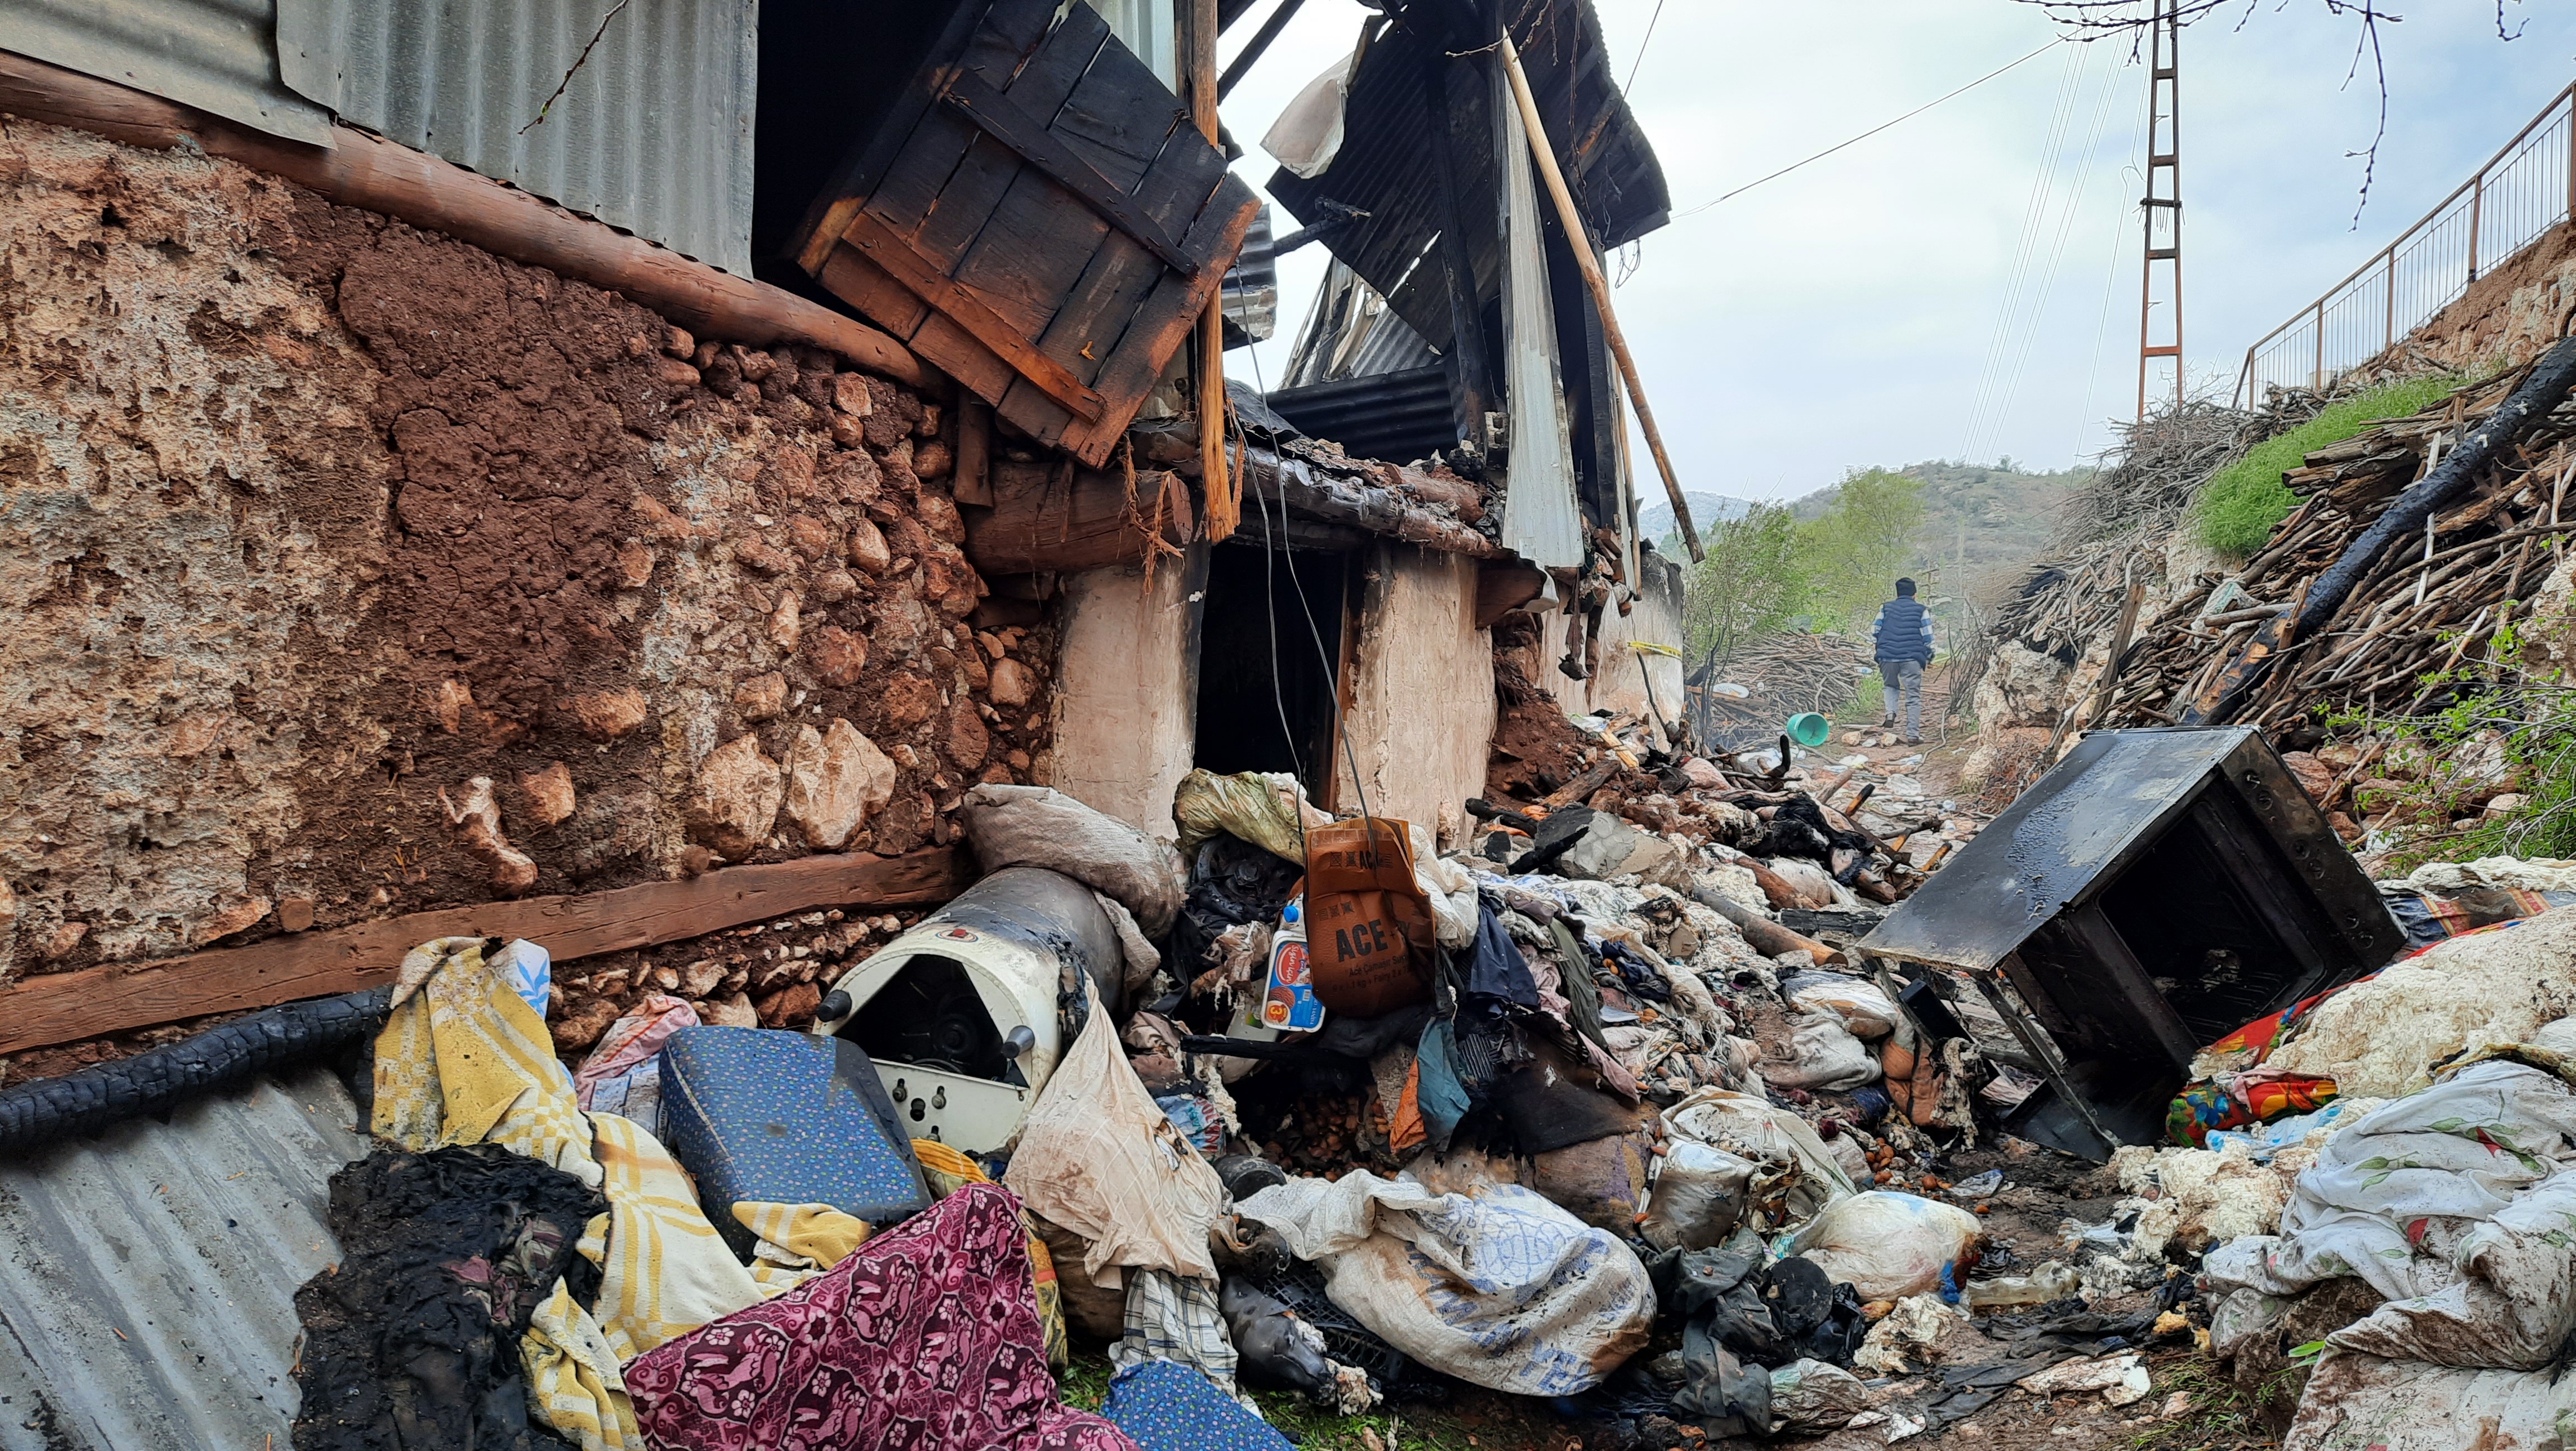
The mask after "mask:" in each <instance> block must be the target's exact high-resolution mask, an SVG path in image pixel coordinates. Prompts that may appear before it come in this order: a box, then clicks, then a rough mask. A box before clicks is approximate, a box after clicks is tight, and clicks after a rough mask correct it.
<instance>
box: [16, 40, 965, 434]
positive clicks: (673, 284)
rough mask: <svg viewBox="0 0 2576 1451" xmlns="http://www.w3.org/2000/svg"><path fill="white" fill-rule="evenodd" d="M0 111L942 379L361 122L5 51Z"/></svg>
mask: <svg viewBox="0 0 2576 1451" xmlns="http://www.w3.org/2000/svg"><path fill="white" fill-rule="evenodd" d="M0 112H7V113H8V114H10V115H13V116H24V117H26V118H27V119H29V120H31V121H44V122H49V123H51V124H53V125H57V126H70V127H75V128H77V129H79V130H83V131H89V132H94V133H96V134H98V135H101V136H105V137H107V138H109V139H110V140H114V141H121V142H124V143H125V144H126V145H129V146H142V147H148V148H150V149H152V150H156V151H166V150H169V149H171V148H173V147H177V146H180V145H182V144H185V143H186V142H188V141H191V140H193V141H194V142H195V143H196V144H197V145H198V146H199V147H201V148H202V149H203V150H204V151H205V152H206V154H207V155H209V156H219V157H222V158H224V159H225V160H227V161H235V162H239V163H240V164H242V165H244V166H248V167H251V168H253V169H255V170H259V171H264V172H267V173H269V174H270V175H273V176H280V177H284V178H285V179H286V180H288V181H291V182H293V183H295V184H296V185H298V186H301V187H304V188H306V189H308V190H310V191H314V192H317V193H319V194H321V195H322V196H323V197H324V198H325V199H327V200H330V201H334V202H338V203H340V204H342V205H344V206H352V207H357V208H359V209H361V210H364V211H370V212H378V213H381V214H383V215H385V216H388V217H392V218H394V219H396V220H398V221H403V222H409V223H410V224H412V225H413V226H416V227H421V228H424V229H426V230H429V231H433V232H442V233H445V234H446V235H448V236H450V237H454V238H455V239H456V240H458V241H460V242H465V243H469V244H471V245H473V246H476V247H480V248H482V249H483V250H485V251H487V252H494V253H498V254H499V255H501V256H503V257H507V258H509V259H511V260H512V261H514V262H524V263H526V264H528V265H529V266H531V267H543V268H545V269H546V270H547V271H549V272H553V273H556V274H558V275H561V276H564V277H569V278H571V279H573V280H574V281H576V282H587V283H589V284H590V285H592V286H594V287H604V288H607V289H609V290H610V291H613V292H618V293H622V294H624V295H625V296H626V297H627V298H628V299H630V300H632V301H634V302H637V303H640V304H642V305H643V306H645V307H648V308H650V309H652V310H653V311H655V312H658V313H660V314H662V315H663V316H664V317H667V318H669V319H670V320H672V321H673V322H676V323H678V324H680V325H681V326H682V327H685V328H687V329H688V330H689V331H691V332H693V333H695V334H697V335H698V336H699V337H701V338H709V339H717V340H721V341H725V342H737V343H747V344H751V345H753V346H767V345H770V344H773V343H787V342H794V343H805V344H807V345H809V346H812V347H818V348H823V349H825V350H827V351H830V352H834V353H838V354H840V355H841V356H842V357H844V358H847V359H849V360H850V361H851V362H852V363H854V364H856V365H858V366H859V367H862V368H865V369H868V370H869V371H871V372H875V373H880V374H883V375H884V376H886V377H888V378H892V379H894V380H895V381H896V382H898V383H902V384H905V385H906V386H908V387H912V388H915V389H927V388H930V387H932V378H933V374H932V373H931V371H930V370H929V369H928V368H925V367H923V366H922V363H921V360H920V359H919V358H917V357H915V356H914V355H913V354H912V352H911V350H910V349H908V348H906V347H905V346H904V345H903V344H902V343H899V342H897V341H895V340H894V339H893V338H891V337H888V336H887V335H885V334H884V333H882V332H879V331H878V330H876V329H875V328H872V327H870V326H868V325H867V324H866V323H863V322H860V321H859V320H858V319H856V318H853V317H846V316H843V315H842V314H840V313H837V312H834V311H832V310H831V309H830V308H828V307H825V306H823V305H821V304H820V303H816V302H811V301H808V300H806V299H805V298H802V297H798V296H796V295H795V294H794V293H791V292H784V291H781V290H780V289H778V288H775V287H772V286H770V285H768V284H767V283H764V282H754V281H752V280H751V279H750V278H748V277H736V276H734V275H732V274H731V273H728V272H722V271H718V270H717V269H716V268H713V267H709V266H707V265H706V264H704V263H701V262H693V261H691V260H690V259H688V258H686V257H683V256H681V255H680V254H679V253H677V252H674V251H671V250H670V249H669V248H666V247H657V246H655V245H654V244H652V243H651V242H647V241H645V240H644V239H643V238H641V237H630V236H628V235H626V234H624V233H622V232H619V231H617V230H616V229H614V228H612V227H609V226H606V225H604V224H602V223H599V222H594V221H592V220H590V219H589V218H587V217H580V216H575V215H574V214H573V213H571V212H568V211H565V210H564V209H563V208H561V207H558V206H555V205H554V204H552V203H550V202H546V201H543V200H540V199H539V198H537V197H535V196H532V195H530V194H529V193H527V192H524V191H521V190H519V189H518V188H516V187H512V186H505V185H503V184H502V183H500V182H497V181H494V180H492V179H491V178H489V177H485V176H478V175H476V174H475V173H473V172H471V171H468V170H466V169H465V168H463V167H461V166H456V165H453V164H451V163H449V162H445V161H442V160H440V159H439V158H437V157H435V156H431V155H428V154H427V153H425V152H419V151H414V150H412V149H411V148H410V147H408V146H398V145H396V144H395V143H393V142H391V141H386V140H384V139H382V138H381V137H376V136H370V135H368V134H367V133H366V132H363V131H359V130H356V129H354V128H352V127H347V126H342V127H339V128H337V129H336V130H335V131H334V132H333V133H332V144H331V145H330V146H328V147H321V146H307V145H304V144H303V143H301V142H295V141H284V140H280V139H278V138H277V137H274V136H270V135H267V134H265V133H262V132H258V131H253V130H251V129H249V128H248V127H245V126H236V125H234V124H233V123H232V122H229V121H226V120H223V119H222V118H220V117H216V116H210V115H207V114H205V113H204V112H201V111H198V110H195V109H193V108H191V107H188V106H182V105H179V104H177V103H176V102H172V101H165V100H162V99H161V98H159V97H157V96H149V95H145V94H144V93H143V92H141V91H136V90H130V89H128V88H127V87H124V86H120V85H117V84H116V83H114V82H113V81H102V80H98V79H95V78H93V77H90V76H85V75H81V74H78V73H77V72H74V71H67V70H64V69H62V68H61V67H59V66H51V65H47V64H45V63H44V62H43V61H39V60H32V59H29V58H28V57H26V56H22V55H14V54H11V53H9V52H7V51H0Z"/></svg>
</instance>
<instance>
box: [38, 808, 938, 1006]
mask: <svg viewBox="0 0 2576 1451" xmlns="http://www.w3.org/2000/svg"><path fill="white" fill-rule="evenodd" d="M973 880H974V868H973V865H972V863H971V862H970V861H969V860H968V859H967V857H966V855H965V853H964V852H962V851H960V850H959V849H957V848H955V847H940V848H937V849H934V850H930V851H919V852H913V853H911V854H909V855H906V856H899V857H880V856H874V855H871V854H870V853H867V852H848V853H832V854H826V855H817V856H808V857H799V858H797V859H796V860H794V861H785V862H774V863H767V864H763V865H760V866H748V867H728V868H726V869H724V870H722V871H714V872H708V873H707V874H705V875H704V876H699V877H693V878H689V879H687V880H684V881H677V882H646V883H644V884H643V885H641V886H634V887H620V888H618V889H616V890H614V891H607V892H591V893H586V894H584V895H581V896H566V897H527V898H522V899H520V900H518V901H510V902H483V903H478V904H476V905H474V906H470V907H450V908H446V909H443V910H440V911H436V912H415V913H412V914H410V915H409V916H403V917H385V918H379V919H377V920H375V921H372V922H360V923H356V924H354V925H351V926H348V927H342V928H338V929H335V930H333V931H329V932H310V933H300V934H295V935H291V936H285V937H273V938H270V939H269V940H268V941H266V942H258V943H253V944H252V945H250V946H248V947H235V948H228V949H225V950H223V951H220V952H199V953H194V954H191V955H190V956H187V957H177V958H170V959H167V960H165V961H161V962H146V963H119V964H115V965H113V966H108V967H93V968H85V969H83V970H81V971H78V972H61V973H50V974H46V975H43V976H39V977H31V978H25V979H22V980H20V981H19V982H17V983H16V984H14V985H12V986H11V987H9V988H7V989H5V990H0V1053H15V1052H18V1051H20V1050H21V1049H26V1048H41V1047H45V1046H47V1045H49V1044H54V1043H68V1042H72V1041H74V1040H77V1039H81V1038H94V1037H97V1036H99V1035H100V1034H102V1033H115V1032H122V1031H124V1030H126V1029H130V1028H145V1027H151V1026H153V1025H154V1024H158V1023H171V1022H177V1021H179V1020H181V1019H183V1018H197V1017H204V1016H206V1015H207V1014H209V1013H229V1012H237V1011H240V1010H242V1009H245V1008H266V1007H274V1006H276V1005H277V1004H279V1003H284V1002H292V1001H294V1000H295V999H297V998H309V997H319V996H322V995H323V994H326V993H344V992H355V991H357V990H358V989H360V988H367V987H374V986H376V985H377V984H379V983H384V982H390V981H392V980H393V975H394V970H395V969H396V968H397V967H399V966H400V965H401V963H402V957H403V954H404V953H405V952H407V951H409V950H411V949H412V948H413V947H415V946H418V945H419V944H420V943H423V942H426V941H428V940H429V939H431V938H433V937H466V936H476V937H525V938H528V939H529V940H531V941H533V942H536V943H538V944H539V945H541V946H543V947H544V948H545V949H546V950H547V952H549V953H550V954H552V955H553V957H554V959H555V960H556V961H558V962H563V961H569V960H572V959H576V958H583V957H595V956H597V955H599V954H600V953H603V952H622V951H625V950H627V949H630V948H637V947H650V946H652V945H654V944H655V943H660V942H676V941H679V940H680V939H682V938H687V937H698V936H703V935H704V934H706V933H709V932H715V931H719V930H721V929H723V928H727V927H738V926H740V925H742V924H743V923H745V922H756V921H759V920H761V919H762V918H765V917H778V916H783V915H785V914H787V913H791V912H804V911H810V910H812V909H814V908H817V907H833V906H844V905H854V906H856V905H863V906H871V907H894V906H908V905H920V904H929V903H936V902H945V901H947V900H948V899H949V898H951V897H953V896H955V895H957V894H958V893H959V892H961V891H964V890H965V889H966V886H967V884H968V883H970V882H972V881H973Z"/></svg>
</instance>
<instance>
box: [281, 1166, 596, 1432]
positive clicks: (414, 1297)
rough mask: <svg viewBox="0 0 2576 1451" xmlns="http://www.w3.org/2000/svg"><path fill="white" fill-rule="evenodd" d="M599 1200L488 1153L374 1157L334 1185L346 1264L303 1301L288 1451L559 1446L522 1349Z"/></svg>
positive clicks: (583, 1283) (578, 1286) (575, 1259)
mask: <svg viewBox="0 0 2576 1451" xmlns="http://www.w3.org/2000/svg"><path fill="white" fill-rule="evenodd" d="M607 1210H608V1201H607V1200H606V1199H604V1198H603V1197H601V1195H600V1193H599V1191H597V1190H595V1189H592V1188H590V1187H589V1186H587V1185H585V1184H583V1183H582V1182H581V1181H580V1180H578V1179H576V1178H574V1177H573V1176H571V1175H570V1174H566V1173H564V1172H563V1171H561V1170H559V1169H555V1168H551V1167H549V1166H547V1165H545V1164H541V1163H539V1162H537V1161H536V1160H534V1159H530V1158H525V1157H522V1156H520V1155H518V1154H513V1153H511V1152H509V1151H508V1150H506V1149H502V1148H500V1147H498V1146H495V1145H490V1144H478V1145H473V1146H470V1147H462V1148H444V1149H433V1150H430V1151H428V1152H426V1153H417V1154H413V1153H399V1152H389V1151H380V1152H378V1153H375V1154H371V1155H369V1156H368V1157H366V1158H364V1159H362V1160H360V1161H358V1162H357V1163H354V1164H351V1165H349V1166H348V1167H347V1168H344V1169H342V1170H341V1171H340V1172H339V1173H337V1174H334V1175H333V1176H331V1207H330V1212H329V1222H330V1225H331V1232H332V1233H333V1234H334V1235H336V1236H337V1237H338V1238H339V1241H340V1246H341V1249H342V1250H343V1252H344V1254H345V1256H346V1257H345V1258H344V1259H343V1260H342V1261H341V1262H340V1264H339V1265H338V1267H337V1268H336V1269H335V1270H326V1271H324V1272H323V1273H322V1274H319V1275H316V1276H315V1277H314V1278H313V1279H311V1280H309V1281H307V1282H306V1283H305V1285H304V1287H303V1288H302V1289H300V1290H298V1291H297V1292H296V1296H295V1308H296V1311H297V1313H298V1314H299V1315H300V1316H301V1317H302V1319H303V1322H304V1330H305V1334H306V1336H307V1337H308V1339H307V1343H306V1346H305V1350H304V1355H303V1360H302V1365H301V1368H300V1370H299V1372H298V1374H297V1377H296V1382H297V1387H298V1389H299V1390H301V1391H302V1393H303V1410H302V1413H301V1414H300V1415H298V1416H297V1418H296V1421H295V1446H296V1448H297V1451H394V1448H400V1451H430V1448H450V1447H453V1448H458V1451H544V1448H550V1447H558V1446H561V1445H563V1444H564V1443H563V1442H562V1441H560V1440H558V1439H557V1438H556V1437H555V1435H554V1434H553V1433H552V1432H551V1431H549V1430H548V1429H547V1428H546V1427H545V1426H544V1425H542V1424H541V1423H538V1422H535V1421H532V1420H531V1419H530V1416H529V1412H528V1391H527V1385H526V1383H525V1381H524V1380H522V1379H521V1376H520V1361H519V1337H520V1336H521V1335H523V1334H525V1333H526V1331H527V1328H528V1318H529V1316H530V1314H531V1313H533V1312H534V1311H535V1309H536V1307H537V1304H538V1302H539V1301H541V1300H543V1299H545V1298H546V1296H547V1295H549V1294H551V1293H552V1292H553V1289H554V1286H555V1284H556V1282H557V1281H559V1280H561V1279H563V1278H564V1277H565V1276H567V1275H570V1276H572V1278H573V1292H574V1294H575V1296H576V1297H577V1298H579V1299H581V1300H583V1301H584V1302H585V1303H586V1302H587V1301H588V1300H589V1299H590V1298H591V1297H592V1296H593V1295H595V1294H596V1293H597V1290H598V1282H599V1271H598V1269H597V1267H596V1266H594V1265H592V1264H591V1263H590V1261H588V1260H586V1259H584V1258H582V1257H581V1256H580V1255H579V1254H577V1253H575V1252H574V1249H573V1246H574V1244H575V1243H576V1242H577V1241H578V1240H579V1239H580V1238H581V1234H582V1228H583V1226H584V1225H586V1224H588V1223H589V1222H590V1219H591V1217H592V1216H594V1215H598V1214H604V1213H606V1212H607Z"/></svg>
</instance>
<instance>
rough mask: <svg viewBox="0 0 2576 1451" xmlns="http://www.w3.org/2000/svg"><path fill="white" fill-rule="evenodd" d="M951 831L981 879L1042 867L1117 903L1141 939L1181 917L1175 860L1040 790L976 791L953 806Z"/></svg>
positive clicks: (1108, 820) (1111, 822)
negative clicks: (959, 831)
mask: <svg viewBox="0 0 2576 1451" xmlns="http://www.w3.org/2000/svg"><path fill="white" fill-rule="evenodd" d="M957 824H958V825H959V826H961V827H963V828H964V829H965V832H966V842H967V845H969V846H971V847H973V848H974V849H975V862H976V864H977V865H978V866H980V867H982V868H983V870H984V871H985V873H986V874H987V875H989V874H991V873H993V872H998V871H1000V870H1001V869H1002V868H1004V867H1045V868H1046V869H1047V870H1049V871H1055V872H1062V873H1064V874H1065V875H1066V876H1068V877H1071V878H1073V879H1074V880H1075V881H1077V882H1080V883H1082V884H1083V885H1084V886H1086V887H1089V888H1091V889H1092V890H1093V891H1096V892H1100V893H1103V894H1105V895H1107V896H1110V897H1114V898H1116V899H1118V901H1120V902H1121V903H1124V904H1125V905H1126V908H1127V910H1128V911H1130V912H1133V913H1135V914H1136V921H1137V923H1138V924H1139V925H1140V926H1142V927H1143V928H1144V929H1145V935H1146V936H1148V937H1160V936H1162V935H1163V934H1164V933H1166V932H1169V931H1171V930H1172V919H1173V918H1175V917H1178V916H1179V915H1180V913H1181V892H1182V877H1181V855H1180V853H1179V852H1176V851H1174V850H1173V849H1172V845H1171V843H1169V842H1164V841H1156V840H1155V839H1154V838H1152V837H1150V836H1147V835H1146V834H1145V833H1143V832H1141V831H1138V830H1137V829H1136V828H1134V827H1132V826H1129V825H1128V824H1127V823H1125V822H1123V821H1120V820H1118V819H1116V818H1115V817H1111V816H1104V815H1102V814H1101V813H1100V812H1097V811H1094V810H1092V809H1091V808H1090V807H1088V806H1085V805H1083V804H1082V803H1081V802H1079V801H1076V800H1074V799H1073V798H1072V797H1070V796H1067V795H1065V794H1064V793H1063V792H1061V791H1056V790H1052V789H1050V788H1048V787H1045V786H1008V785H983V786H978V787H976V788H975V789H974V790H972V791H969V792H967V793H966V794H965V796H964V797H962V798H960V800H959V802H958V806H957Z"/></svg>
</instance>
